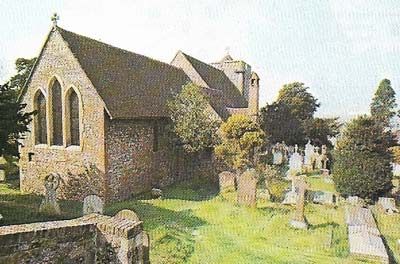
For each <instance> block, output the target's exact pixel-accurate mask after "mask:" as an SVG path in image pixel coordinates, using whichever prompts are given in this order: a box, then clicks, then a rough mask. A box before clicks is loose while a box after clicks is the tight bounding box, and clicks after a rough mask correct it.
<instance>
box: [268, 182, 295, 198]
mask: <svg viewBox="0 0 400 264" xmlns="http://www.w3.org/2000/svg"><path fill="white" fill-rule="evenodd" d="M289 187H290V182H288V181H285V180H278V179H275V180H272V181H271V182H268V191H269V194H270V195H271V201H272V202H281V201H283V199H284V198H285V193H286V191H287V190H288V189H289Z"/></svg>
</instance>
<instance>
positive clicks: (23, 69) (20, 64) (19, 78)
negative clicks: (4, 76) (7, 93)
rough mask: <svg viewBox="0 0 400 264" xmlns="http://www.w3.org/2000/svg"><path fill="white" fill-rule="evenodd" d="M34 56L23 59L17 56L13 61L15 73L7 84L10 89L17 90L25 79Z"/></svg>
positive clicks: (34, 59)
mask: <svg viewBox="0 0 400 264" xmlns="http://www.w3.org/2000/svg"><path fill="white" fill-rule="evenodd" d="M35 62H36V58H32V59H25V58H18V59H17V60H16V61H15V69H16V70H17V73H16V74H15V75H14V76H13V77H11V78H10V80H9V82H8V86H9V87H10V88H11V89H14V90H17V91H19V90H20V89H21V88H22V87H23V86H24V84H25V82H26V81H27V79H28V77H29V74H30V73H31V71H32V69H33V66H34V65H35Z"/></svg>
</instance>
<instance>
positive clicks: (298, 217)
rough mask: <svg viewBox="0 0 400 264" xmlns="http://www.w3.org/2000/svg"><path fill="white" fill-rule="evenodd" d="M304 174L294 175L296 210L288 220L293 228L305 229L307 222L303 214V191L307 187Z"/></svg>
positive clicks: (304, 191)
mask: <svg viewBox="0 0 400 264" xmlns="http://www.w3.org/2000/svg"><path fill="white" fill-rule="evenodd" d="M305 178H306V177H305V176H298V177H296V181H297V182H296V184H295V185H296V193H297V197H296V212H295V215H294V217H293V218H292V219H291V220H290V225H291V226H292V227H294V228H299V229H307V227H308V224H307V221H306V218H305V216H304V207H305V193H306V190H307V188H308V187H309V186H308V184H307V182H306V180H305Z"/></svg>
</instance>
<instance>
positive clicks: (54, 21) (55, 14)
mask: <svg viewBox="0 0 400 264" xmlns="http://www.w3.org/2000/svg"><path fill="white" fill-rule="evenodd" d="M58 20H60V17H59V16H58V15H57V13H54V14H53V16H52V17H51V21H53V26H54V27H56V26H57V21H58Z"/></svg>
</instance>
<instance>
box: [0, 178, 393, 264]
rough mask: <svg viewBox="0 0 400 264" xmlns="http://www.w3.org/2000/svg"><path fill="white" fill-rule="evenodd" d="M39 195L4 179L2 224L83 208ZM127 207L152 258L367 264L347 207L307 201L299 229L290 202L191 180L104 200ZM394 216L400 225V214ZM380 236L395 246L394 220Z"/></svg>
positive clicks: (316, 182) (113, 208)
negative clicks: (53, 207)
mask: <svg viewBox="0 0 400 264" xmlns="http://www.w3.org/2000/svg"><path fill="white" fill-rule="evenodd" d="M310 180H311V186H312V188H318V186H325V184H324V182H323V180H322V179H320V178H319V179H318V178H317V177H315V179H314V178H311V179H310ZM325 187H326V188H327V189H329V188H330V187H328V186H325ZM40 199H41V197H39V196H35V195H28V194H21V193H20V192H19V191H18V189H17V185H16V183H15V182H12V183H7V184H0V213H1V214H3V216H4V222H2V223H1V224H11V223H13V224H17V223H23V222H35V221H43V220H54V219H61V218H64V219H67V218H73V217H77V216H79V215H80V214H81V212H82V209H81V204H80V203H76V202H68V201H61V209H62V211H63V214H62V215H61V216H50V215H45V214H40V213H38V208H39V204H40ZM122 209H131V210H134V211H135V212H136V213H137V214H138V215H139V216H140V218H141V219H142V220H143V223H144V229H145V230H146V232H148V233H149V234H150V238H151V252H150V256H151V262H152V263H169V264H173V263H205V264H206V263H366V262H365V261H364V260H362V259H358V258H355V257H351V256H349V249H348V241H347V232H346V226H345V223H344V212H343V208H342V207H338V208H334V207H329V206H322V205H314V204H308V205H307V206H306V217H307V220H308V222H309V224H310V228H309V229H308V230H295V229H292V228H291V227H290V226H289V224H288V222H289V220H290V218H291V217H292V215H293V213H294V208H293V207H290V206H283V205H281V204H279V203H272V202H267V201H265V200H259V202H258V204H257V207H256V208H247V207H244V206H238V205H237V204H236V194H235V193H233V192H231V193H226V194H223V195H219V194H218V190H217V188H216V187H215V186H213V185H212V184H209V183H204V182H199V181H192V182H186V183H181V184H178V185H175V186H172V187H170V188H167V189H166V190H165V192H164V195H163V198H162V199H146V198H145V196H143V197H142V198H140V199H138V200H134V199H132V200H127V201H123V202H117V203H113V204H111V205H107V206H106V209H105V210H106V212H105V213H106V214H108V215H114V214H116V213H117V212H118V211H119V210H122ZM379 221H382V223H387V222H386V221H387V220H386V219H379V220H378V222H379ZM393 221H394V222H393V223H394V226H395V227H396V228H397V230H399V224H400V221H399V219H398V218H397V219H393ZM396 221H397V222H396ZM396 232H397V231H396ZM382 233H384V234H387V241H388V243H389V244H393V245H394V243H395V239H396V237H398V233H395V231H394V230H393V229H392V228H391V227H390V226H389V225H388V226H387V230H384V229H383V230H382ZM393 250H395V248H394V247H393Z"/></svg>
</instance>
